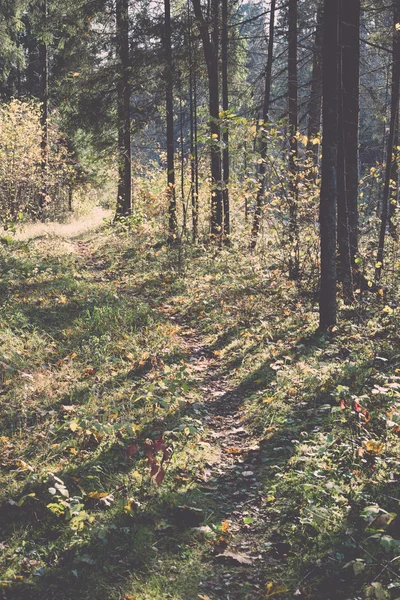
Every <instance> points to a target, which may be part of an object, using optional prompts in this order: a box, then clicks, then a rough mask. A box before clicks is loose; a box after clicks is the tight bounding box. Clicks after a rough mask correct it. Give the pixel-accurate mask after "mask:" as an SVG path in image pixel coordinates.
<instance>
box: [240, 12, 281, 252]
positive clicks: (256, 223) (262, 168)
mask: <svg viewBox="0 0 400 600" xmlns="http://www.w3.org/2000/svg"><path fill="white" fill-rule="evenodd" d="M275 8H276V0H271V12H270V18H269V39H268V55H267V65H266V69H265V89H264V103H263V116H262V118H263V127H262V133H261V157H260V159H261V162H260V163H259V167H258V190H257V198H256V209H255V212H254V219H253V228H252V241H251V247H252V248H255V246H256V244H257V237H258V234H259V231H260V224H261V214H262V201H263V197H264V190H265V173H266V160H267V151H268V139H267V131H266V128H267V126H268V121H269V105H270V99H271V84H272V62H273V56H274V34H275ZM247 209H248V207H247V199H246V214H245V219H246V221H247Z"/></svg>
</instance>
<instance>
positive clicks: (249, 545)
mask: <svg viewBox="0 0 400 600" xmlns="http://www.w3.org/2000/svg"><path fill="white" fill-rule="evenodd" d="M182 325H183V328H182V335H183V338H184V341H183V346H184V347H185V349H186V351H187V352H188V354H189V356H190V358H189V361H190V364H191V366H192V371H193V372H194V373H193V374H194V376H195V378H196V379H197V383H198V385H199V387H200V389H201V391H202V401H203V406H204V409H205V412H206V416H205V425H206V426H207V431H208V433H207V438H206V443H207V444H209V446H210V448H212V449H213V452H212V454H217V455H218V453H216V452H215V450H216V449H219V459H216V460H215V462H211V463H210V464H208V465H206V468H205V470H204V472H203V473H200V474H199V475H198V483H200V484H201V487H202V488H203V489H204V490H205V493H207V494H209V496H210V498H211V500H212V502H213V503H214V504H215V505H216V506H217V509H218V511H219V512H220V513H221V514H223V515H224V519H225V520H227V521H228V522H229V526H228V531H227V535H226V536H223V538H224V539H222V540H221V544H220V545H218V544H217V545H216V546H215V549H214V552H213V554H214V561H215V569H214V572H215V576H214V578H213V579H212V580H210V581H208V582H207V584H206V585H205V588H204V590H205V591H206V592H207V594H208V593H210V595H211V597H215V596H216V590H220V591H219V594H218V596H217V597H219V598H224V599H226V598H230V599H232V600H233V599H234V598H244V597H246V598H249V599H256V598H260V597H263V596H262V585H261V581H262V573H261V571H262V569H263V568H265V566H266V562H267V558H266V554H267V552H266V548H265V547H264V545H263V539H264V535H263V534H264V532H265V527H266V516H265V515H264V514H263V509H262V499H263V493H262V486H263V484H262V483H261V482H260V478H259V477H258V475H257V472H258V470H259V469H260V468H261V459H260V445H259V440H258V439H257V438H256V437H254V435H253V434H252V433H251V432H250V429H249V427H248V423H246V418H245V414H244V411H243V408H242V404H243V402H244V400H245V392H244V391H242V390H240V389H235V388H234V387H232V382H231V381H230V380H229V376H227V375H226V374H223V373H221V370H222V369H221V367H222V361H221V359H219V358H218V356H216V355H215V354H214V353H213V352H212V351H211V350H210V349H208V348H207V346H205V345H204V344H203V342H202V340H201V337H200V335H199V334H198V333H197V332H195V331H194V330H193V329H190V328H189V327H186V326H185V324H182ZM244 588H246V589H248V591H247V592H246V595H244V591H243V590H244ZM235 591H236V593H235ZM206 597H207V596H206Z"/></svg>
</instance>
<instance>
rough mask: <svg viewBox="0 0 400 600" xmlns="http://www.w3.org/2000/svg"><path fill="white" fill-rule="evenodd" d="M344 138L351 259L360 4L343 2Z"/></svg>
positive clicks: (354, 234) (355, 203)
mask: <svg viewBox="0 0 400 600" xmlns="http://www.w3.org/2000/svg"><path fill="white" fill-rule="evenodd" d="M341 10H342V18H341V39H342V44H341V51H342V86H343V87H342V89H343V134H344V138H343V141H344V162H345V181H346V199H347V210H348V222H349V240H350V258H351V265H352V267H353V269H354V268H355V263H354V259H355V257H356V255H357V252H358V182H359V170H358V135H359V114H360V12H361V2H360V0H342V6H341Z"/></svg>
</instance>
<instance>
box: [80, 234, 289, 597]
mask: <svg viewBox="0 0 400 600" xmlns="http://www.w3.org/2000/svg"><path fill="white" fill-rule="evenodd" d="M73 245H74V251H75V252H76V253H77V254H78V256H79V257H80V258H81V259H83V261H84V263H85V268H86V269H87V270H88V271H92V272H93V275H94V278H95V279H98V278H99V277H100V278H101V272H102V270H104V269H105V265H104V263H103V262H102V260H101V257H99V256H98V255H97V253H96V251H95V249H94V247H93V244H91V242H90V241H89V240H88V238H87V236H84V238H83V239H78V240H73ZM176 308H177V307H176V306H175V305H174V301H173V300H172V301H171V300H169V301H167V300H166V301H165V302H164V303H162V304H161V305H157V309H158V310H160V311H161V312H162V313H163V314H164V316H165V317H166V318H167V319H168V321H169V323H170V325H171V326H174V325H178V326H179V329H178V331H179V333H178V344H179V346H180V347H181V349H182V350H183V351H184V353H185V357H186V358H185V362H186V363H187V368H188V371H189V373H190V375H191V377H192V378H193V379H194V382H195V386H196V388H197V389H198V390H199V392H200V396H201V401H200V404H201V409H202V414H203V425H204V428H205V435H204V436H202V438H201V440H200V442H199V447H201V448H202V449H205V450H206V453H207V454H209V456H210V458H209V461H208V462H207V463H206V464H205V465H204V468H203V470H200V471H198V472H197V473H196V476H195V477H194V479H193V482H192V484H193V486H197V487H199V488H200V489H201V491H202V493H203V494H204V496H206V497H207V498H208V500H209V506H210V507H212V508H210V513H211V521H215V514H218V515H220V516H221V520H220V523H221V531H220V534H218V535H217V537H216V539H215V540H214V541H213V542H212V544H211V546H210V540H209V539H208V537H207V533H208V531H207V530H208V526H207V525H204V528H205V531H204V532H205V536H204V549H203V551H204V553H205V556H207V557H208V559H209V560H210V566H211V571H212V576H211V577H210V578H209V579H208V580H207V582H205V581H204V582H203V583H202V584H201V586H200V589H199V590H198V592H199V594H198V597H199V598H202V597H204V598H206V599H207V598H212V599H215V598H219V599H223V600H227V599H229V600H235V599H241V600H242V599H243V598H247V599H248V600H256V599H258V598H263V597H264V595H265V591H264V585H263V578H264V577H263V572H264V571H265V566H266V562H270V560H271V559H270V558H269V559H267V556H266V555H267V552H268V548H266V547H265V527H266V521H267V520H268V518H267V516H266V515H265V514H264V513H265V508H264V507H263V504H265V503H264V502H263V496H264V493H263V483H262V476H261V473H259V471H260V469H261V467H262V463H261V456H260V444H259V439H258V438H257V437H255V435H254V433H253V432H252V431H251V427H250V426H249V425H250V424H249V423H248V422H247V421H248V416H246V412H245V410H244V409H243V407H242V405H243V403H244V401H245V400H246V397H247V396H248V394H249V390H248V389H246V388H242V389H241V388H240V387H239V388H238V387H237V383H236V382H234V379H233V376H232V374H231V373H229V372H227V371H226V365H225V362H224V360H223V358H222V357H221V356H220V353H219V352H218V351H214V350H213V349H212V348H211V347H210V346H209V344H208V342H207V339H206V338H205V337H204V335H203V334H202V333H201V331H200V328H199V327H198V326H197V325H196V324H193V322H192V321H191V322H190V319H189V316H188V315H185V314H182V313H181V312H179V311H177V310H176ZM205 512H206V521H205V522H208V519H207V517H208V516H209V515H208V514H207V509H206V511H205ZM210 532H211V530H210ZM210 550H211V551H210ZM277 558H278V557H277Z"/></svg>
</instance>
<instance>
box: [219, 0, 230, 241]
mask: <svg viewBox="0 0 400 600" xmlns="http://www.w3.org/2000/svg"><path fill="white" fill-rule="evenodd" d="M221 23H222V32H221V66H222V109H223V111H224V113H227V111H228V110H229V90H228V0H222V19H221ZM227 123H228V120H226V125H225V128H224V132H223V134H222V141H223V144H224V145H223V150H222V170H223V174H224V188H223V205H224V234H225V235H226V236H229V234H230V230H231V224H230V213H229V167H230V164H229V129H228V125H227Z"/></svg>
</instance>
